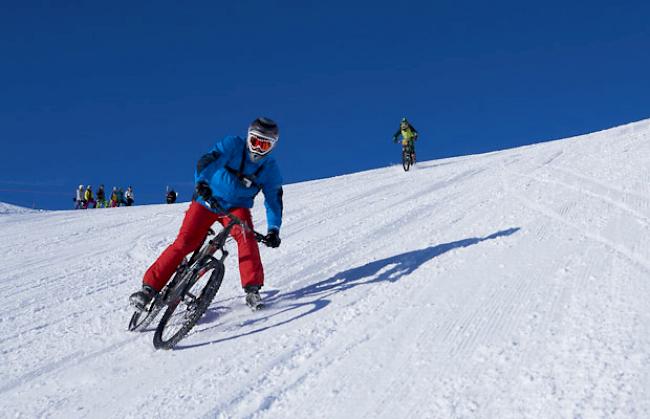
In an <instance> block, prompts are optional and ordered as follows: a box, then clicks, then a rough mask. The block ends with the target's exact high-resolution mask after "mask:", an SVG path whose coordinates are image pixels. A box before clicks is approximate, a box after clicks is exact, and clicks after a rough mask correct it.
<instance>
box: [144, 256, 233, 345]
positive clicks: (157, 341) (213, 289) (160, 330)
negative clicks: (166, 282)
mask: <svg viewBox="0 0 650 419" xmlns="http://www.w3.org/2000/svg"><path fill="white" fill-rule="evenodd" d="M224 273H225V267H224V265H223V263H221V262H218V263H217V264H216V265H215V267H214V270H213V271H212V274H211V275H210V279H209V280H208V281H207V283H206V284H205V285H204V286H203V289H202V290H201V293H200V295H198V297H197V299H196V305H195V307H194V309H193V310H192V311H191V312H190V311H189V307H188V305H187V304H186V303H185V302H184V301H182V300H178V301H175V302H172V303H170V304H169V305H168V306H167V310H166V311H165V314H163V316H162V318H161V319H160V323H158V327H157V328H156V333H154V336H153V346H154V347H155V348H156V349H172V348H173V347H174V346H176V344H177V343H178V342H179V341H180V340H181V339H183V337H185V335H186V334H187V333H188V332H189V331H190V330H192V328H193V327H194V325H196V322H198V321H199V319H200V318H201V317H202V316H203V313H205V311H206V310H207V309H208V307H209V306H210V303H212V300H213V299H214V296H215V295H216V294H217V291H219V287H220V286H221V282H222V281H223V276H224ZM199 281H201V278H199V279H198V280H197V283H198V282H199ZM179 307H181V308H185V309H186V310H187V311H188V312H187V313H186V314H185V315H186V317H185V320H184V322H183V324H182V326H181V327H180V328H179V329H178V331H177V332H176V333H174V334H173V335H172V336H170V337H169V338H164V337H163V334H164V332H165V328H166V327H167V325H168V322H169V320H170V319H171V318H172V316H173V315H174V313H175V312H176V310H177V309H179Z"/></svg>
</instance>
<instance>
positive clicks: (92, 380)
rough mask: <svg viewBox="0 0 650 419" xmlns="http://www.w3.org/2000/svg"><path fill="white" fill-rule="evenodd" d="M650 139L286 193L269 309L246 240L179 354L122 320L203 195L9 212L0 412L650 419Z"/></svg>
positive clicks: (638, 131) (562, 148) (600, 141)
mask: <svg viewBox="0 0 650 419" xmlns="http://www.w3.org/2000/svg"><path fill="white" fill-rule="evenodd" d="M649 140H650V121H642V122H638V123H634V124H630V125H626V126H623V127H618V128H614V129H611V130H607V131H602V132H598V133H594V134H589V135H585V136H581V137H575V138H570V139H565V140H559V141H553V142H548V143H542V144H537V145H533V146H527V147H521V148H517V149H512V150H505V151H501V152H494V153H489V154H484V155H476V156H465V157H461V158H454V159H446V160H441V161H429V162H420V163H418V165H417V166H416V167H415V168H414V169H413V170H412V171H410V172H408V173H404V172H403V171H402V169H401V167H400V166H397V165H395V166H391V167H387V168H383V169H377V170H372V171H368V172H362V173H357V174H352V175H346V176H340V177H336V178H331V179H323V180H317V181H311V182H305V183H301V184H294V185H288V186H287V187H286V190H285V217H284V227H283V231H282V238H283V243H282V246H281V247H280V248H278V249H266V248H264V249H262V257H263V259H264V263H265V271H266V277H267V280H266V287H265V288H264V289H263V296H264V299H265V301H266V303H267V308H266V309H265V310H263V311H260V312H255V313H252V312H251V311H250V310H249V309H247V308H246V307H245V306H244V304H243V293H242V291H241V288H240V285H239V275H238V270H237V263H236V252H233V254H232V255H231V256H230V257H229V258H228V260H227V262H226V268H227V270H226V278H225V280H224V284H223V286H222V289H221V290H220V291H219V294H217V297H216V298H215V300H214V301H213V303H212V305H211V307H210V308H209V310H208V312H207V313H206V315H205V316H204V318H203V319H202V320H201V321H200V322H199V324H198V325H197V326H196V327H195V328H194V330H193V331H192V332H191V334H190V335H189V336H187V337H186V338H185V339H184V340H182V341H181V342H180V343H179V345H178V347H177V349H176V350H174V351H156V350H154V349H153V346H152V343H151V339H152V335H153V333H152V331H148V332H145V333H135V334H133V333H129V332H127V331H126V326H127V322H128V319H129V316H130V314H131V312H130V310H129V308H128V306H127V297H128V295H129V294H130V293H131V292H133V290H135V289H136V288H137V287H138V286H139V283H140V280H141V277H142V274H143V273H144V271H145V270H146V269H147V267H148V266H149V264H150V263H151V262H152V261H153V260H154V259H155V258H156V257H157V256H158V255H159V253H160V252H161V251H162V250H163V249H164V248H165V247H166V246H167V245H168V244H169V243H171V241H172V240H173V239H174V237H175V234H176V232H177V231H178V228H179V226H180V222H181V220H182V217H183V215H184V211H185V209H186V208H187V205H188V204H187V203H182V204H175V205H166V206H161V205H158V206H143V207H133V208H116V209H105V210H92V211H90V210H89V211H54V212H44V213H33V212H24V213H22V212H21V211H17V210H16V209H15V208H11V210H12V212H11V213H6V214H3V215H2V216H1V217H0V236H1V237H2V238H3V240H1V241H0V254H1V255H2V268H3V269H2V271H1V272H0V299H2V305H1V306H0V307H1V308H0V354H1V358H0V361H1V362H0V374H1V377H2V378H3V379H2V382H1V383H0V411H2V412H3V414H4V415H6V417H56V418H75V417H79V418H82V417H143V416H151V417H179V416H186V417H205V418H213V417H218V418H230V417H247V418H248V417H255V418H266V417H269V418H276V417H324V418H332V417H341V418H342V417H345V418H347V417H373V418H395V417H404V418H412V417H426V418H494V417H499V418H557V417H563V418H564V417H566V418H577V417H585V418H619V417H620V418H630V417H633V418H646V417H650V394H649V392H650V309H649V306H648V301H650V284H649V280H648V277H649V276H650V250H648V249H649V248H650V247H649V246H648V245H649V244H650V243H649V241H650V235H649V234H648V233H649V230H650V170H648V168H647V161H648V160H650V142H649ZM261 204H262V201H261V200H260V201H259V202H258V204H257V205H256V208H255V210H254V219H255V220H257V225H256V227H257V229H258V230H260V231H265V228H266V226H265V221H264V219H265V218H264V210H263V205H261ZM3 208H4V207H3ZM16 212H21V213H16ZM230 246H231V247H232V243H231V244H230ZM233 250H234V249H233Z"/></svg>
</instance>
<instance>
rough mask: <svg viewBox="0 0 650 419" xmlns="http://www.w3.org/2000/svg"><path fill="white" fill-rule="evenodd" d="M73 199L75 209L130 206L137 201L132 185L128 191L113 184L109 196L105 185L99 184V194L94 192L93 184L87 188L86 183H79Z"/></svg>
mask: <svg viewBox="0 0 650 419" xmlns="http://www.w3.org/2000/svg"><path fill="white" fill-rule="evenodd" d="M107 198H108V199H107ZM73 200H74V203H75V205H74V207H75V209H87V208H108V207H111V208H113V207H120V206H127V207H130V206H131V205H133V203H134V202H135V195H134V194H133V187H132V186H129V187H128V188H127V189H126V192H125V191H124V189H123V188H118V187H117V186H113V190H112V191H111V194H110V196H108V197H107V195H106V191H104V185H99V189H97V195H95V193H94V192H93V187H92V185H87V186H86V188H85V189H84V185H79V188H77V193H76V195H75V197H74V199H73Z"/></svg>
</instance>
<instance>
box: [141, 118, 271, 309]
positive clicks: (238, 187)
mask: <svg viewBox="0 0 650 419" xmlns="http://www.w3.org/2000/svg"><path fill="white" fill-rule="evenodd" d="M278 137H279V131H278V126H277V124H276V123H275V122H274V121H272V120H271V119H268V118H263V117H262V118H257V119H256V120H255V121H253V122H252V123H251V124H250V126H249V127H248V135H247V137H246V139H243V138H241V137H239V136H228V137H225V138H224V139H222V140H221V141H219V142H217V144H216V145H215V146H214V147H213V148H212V150H211V151H210V152H209V153H207V154H205V155H203V156H202V157H201V158H200V159H199V161H198V164H197V167H196V171H195V174H194V179H195V184H196V194H195V199H194V200H193V201H192V203H191V204H190V207H189V209H188V210H187V212H186V213H185V218H184V219H183V223H182V225H181V228H180V231H179V232H178V236H177V237H176V240H175V241H174V243H173V244H172V245H171V246H169V247H168V248H167V249H166V250H165V251H163V253H162V254H161V255H160V256H159V257H158V260H156V261H155V262H154V263H153V265H151V267H150V268H149V269H148V270H147V272H146V273H145V274H144V278H143V279H142V282H143V286H142V289H141V290H140V291H137V292H135V293H133V294H132V295H131V297H130V301H131V304H132V305H133V306H134V307H135V308H136V309H139V310H143V309H144V308H145V306H146V305H147V304H148V303H149V302H150V301H151V300H152V299H153V298H154V297H155V296H156V295H157V293H158V292H160V290H161V289H162V288H163V287H164V286H165V285H166V284H167V282H168V281H169V279H170V278H171V276H172V275H173V273H174V272H175V270H176V268H177V267H178V265H179V264H180V263H181V261H182V260H183V258H184V257H185V255H187V254H188V253H190V252H192V251H194V250H196V249H197V248H198V247H199V246H200V245H201V243H202V242H203V240H204V239H205V237H206V235H207V233H208V230H209V228H210V227H211V226H212V224H213V223H214V222H215V221H219V222H220V223H221V224H223V225H225V224H227V223H228V221H229V220H228V217H227V216H226V215H225V214H223V213H220V212H219V211H218V210H215V209H212V208H211V207H210V205H209V204H208V202H209V201H210V200H211V199H214V200H216V201H217V202H218V204H219V205H221V207H223V208H224V209H225V210H227V211H230V212H231V213H232V214H233V215H235V216H236V217H238V218H240V219H241V220H242V221H244V222H245V223H246V224H248V226H249V227H250V228H251V230H252V229H253V222H252V218H251V212H250V208H252V207H253V200H254V198H255V196H256V195H257V194H258V193H259V192H260V191H262V193H263V194H264V204H265V207H266V219H267V224H268V233H267V235H266V236H265V243H266V245H267V246H269V247H278V246H279V245H280V242H281V240H280V226H281V224H282V176H281V175H280V169H279V167H278V165H277V163H276V161H275V159H274V158H273V157H271V156H269V154H270V153H271V151H272V150H273V148H274V147H275V145H276V144H277V142H278ZM231 234H232V236H233V237H234V239H235V240H236V241H237V249H238V256H239V273H240V279H241V284H242V287H243V288H244V291H245V292H246V303H247V304H248V305H249V306H251V307H253V308H256V307H258V306H259V305H260V304H261V297H260V294H259V290H260V288H261V287H262V286H263V285H264V270H263V268H262V261H261V259H260V253H259V248H258V245H257V241H256V240H255V235H254V234H253V232H252V231H249V230H245V229H243V228H241V227H240V226H236V227H235V228H233V230H232V232H231Z"/></svg>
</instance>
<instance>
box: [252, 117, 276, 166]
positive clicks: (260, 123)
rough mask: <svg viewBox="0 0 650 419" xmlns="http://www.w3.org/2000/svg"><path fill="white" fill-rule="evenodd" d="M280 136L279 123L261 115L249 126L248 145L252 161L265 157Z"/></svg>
mask: <svg viewBox="0 0 650 419" xmlns="http://www.w3.org/2000/svg"><path fill="white" fill-rule="evenodd" d="M278 138H280V130H279V129H278V124H276V123H275V121H273V120H272V119H270V118H265V117H260V118H257V119H255V120H254V121H253V122H251V124H250V125H249V126H248V136H247V137H246V147H247V148H248V155H249V156H250V159H251V160H252V161H258V160H261V159H262V158H264V157H265V156H266V155H267V154H269V153H270V152H271V150H273V148H274V147H275V144H276V143H277V142H278Z"/></svg>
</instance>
